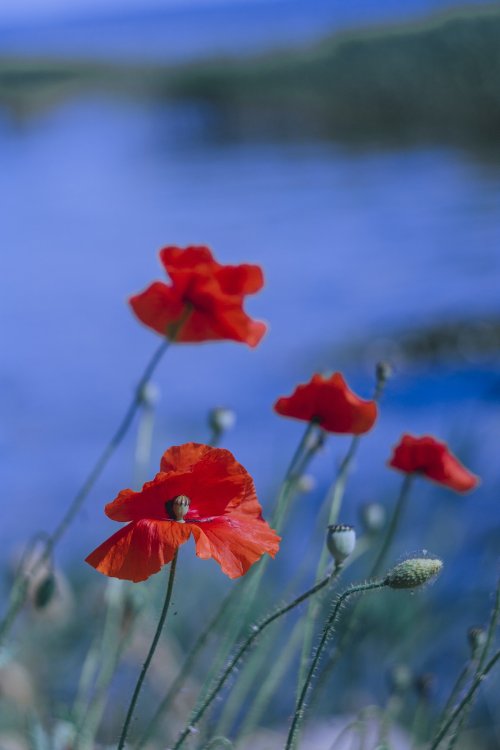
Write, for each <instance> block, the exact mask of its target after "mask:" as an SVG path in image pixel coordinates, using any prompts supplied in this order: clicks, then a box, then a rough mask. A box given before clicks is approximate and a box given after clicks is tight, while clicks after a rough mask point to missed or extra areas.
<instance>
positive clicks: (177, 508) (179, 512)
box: [165, 495, 191, 523]
mask: <svg viewBox="0 0 500 750" xmlns="http://www.w3.org/2000/svg"><path fill="white" fill-rule="evenodd" d="M190 504H191V500H190V499H189V497H188V496H187V495H177V497H174V498H173V499H172V500H167V502H166V503H165V510H166V512H167V516H169V518H171V519H172V520H174V521H177V522H178V523H186V522H185V521H184V516H185V515H186V513H187V512H188V510H189V506H190Z"/></svg>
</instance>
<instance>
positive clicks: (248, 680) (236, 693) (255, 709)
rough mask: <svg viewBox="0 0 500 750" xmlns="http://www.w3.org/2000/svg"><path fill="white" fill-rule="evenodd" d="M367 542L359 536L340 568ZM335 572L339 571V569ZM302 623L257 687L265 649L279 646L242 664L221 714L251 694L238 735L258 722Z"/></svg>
mask: <svg viewBox="0 0 500 750" xmlns="http://www.w3.org/2000/svg"><path fill="white" fill-rule="evenodd" d="M369 545H370V539H367V538H361V539H360V540H359V541H358V542H357V543H356V547H355V549H354V551H353V553H352V554H351V555H350V556H349V558H348V559H347V560H346V561H345V562H344V564H343V566H342V568H341V570H342V571H344V570H345V569H346V568H347V567H349V566H350V565H351V564H352V563H353V562H354V561H355V560H357V559H358V558H359V557H360V556H361V555H363V554H364V553H365V552H366V550H367V549H368V547H369ZM338 572H339V573H340V570H339V571H338ZM336 581H338V576H337V578H336ZM327 591H331V589H328V590H326V589H325V590H323V592H322V593H321V598H322V599H324V597H325V595H326V593H327ZM302 626H303V623H302V622H301V621H300V620H299V621H298V622H296V623H295V626H294V628H293V630H292V632H291V633H290V635H289V636H288V638H287V640H286V642H285V644H284V646H283V648H282V649H281V655H280V656H279V657H277V658H274V659H273V669H272V670H271V671H269V669H266V670H265V678H264V681H263V682H262V681H259V688H258V690H253V689H252V688H253V685H254V683H255V680H256V679H257V677H258V672H259V671H260V670H261V669H262V668H263V666H264V665H266V664H267V663H268V653H267V652H268V650H269V649H271V648H272V649H274V650H275V651H278V650H279V646H278V645H277V644H276V643H275V642H274V641H271V642H270V644H269V649H266V648H262V645H261V646H260V648H259V649H258V650H257V651H256V652H254V654H253V658H252V659H251V660H249V662H247V664H246V669H245V667H243V670H242V674H241V675H240V677H239V680H238V685H237V686H236V688H234V689H233V690H232V691H231V695H230V696H229V699H228V701H227V702H226V706H225V711H224V713H223V717H224V716H225V714H226V712H227V711H228V708H229V704H230V703H236V699H237V700H238V705H240V706H243V705H245V706H246V705H247V704H248V701H249V700H250V694H252V695H253V703H252V704H251V707H250V708H249V709H248V711H247V712H246V717H245V719H244V722H243V724H242V727H241V730H240V735H245V734H249V733H250V731H251V730H252V729H253V727H254V726H256V725H257V724H258V723H259V721H260V717H261V715H262V713H263V712H264V711H265V709H266V707H267V706H268V705H269V702H270V700H271V698H272V696H273V695H274V693H275V691H276V687H277V686H278V685H279V684H280V682H281V678H282V676H283V674H284V673H285V671H286V669H287V668H288V666H289V665H290V664H291V661H292V659H293V658H294V657H295V654H296V650H297V646H298V645H299V643H300V641H301V639H302ZM278 637H279V636H278ZM280 645H281V639H280ZM251 661H254V662H255V661H256V662H257V665H256V666H255V665H254V669H253V671H252V674H248V672H249V666H250V665H251Z"/></svg>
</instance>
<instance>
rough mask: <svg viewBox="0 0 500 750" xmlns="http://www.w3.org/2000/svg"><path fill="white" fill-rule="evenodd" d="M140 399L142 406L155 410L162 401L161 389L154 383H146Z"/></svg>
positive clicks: (139, 395) (139, 394)
mask: <svg viewBox="0 0 500 750" xmlns="http://www.w3.org/2000/svg"><path fill="white" fill-rule="evenodd" d="M138 397H139V401H140V403H141V404H142V406H145V407H146V408H149V409H153V408H154V407H155V406H156V404H157V403H158V401H159V399H160V389H159V388H158V386H156V385H155V384H154V383H144V385H143V386H142V388H141V389H140V391H139V393H138Z"/></svg>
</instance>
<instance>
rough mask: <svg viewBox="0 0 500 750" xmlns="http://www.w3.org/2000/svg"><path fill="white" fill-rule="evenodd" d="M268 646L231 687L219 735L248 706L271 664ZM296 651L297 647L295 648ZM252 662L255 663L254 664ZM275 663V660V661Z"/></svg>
mask: <svg viewBox="0 0 500 750" xmlns="http://www.w3.org/2000/svg"><path fill="white" fill-rule="evenodd" d="M344 568H345V565H338V566H337V567H336V568H335V570H334V572H333V573H332V575H331V577H330V586H328V587H325V588H324V589H323V590H322V591H321V593H320V594H318V596H317V598H318V599H319V598H320V597H321V599H322V600H323V599H324V597H325V595H326V594H327V593H328V592H330V591H331V585H332V584H333V583H334V582H335V581H337V580H338V578H339V575H340V573H341V571H343V570H344ZM270 645H271V648H272V647H273V642H272V641H271V643H270ZM267 647H268V644H267V642H266V643H264V644H262V643H261V644H260V646H259V648H258V649H257V651H254V653H253V654H252V656H251V657H250V658H249V660H248V661H247V662H246V664H245V665H244V666H243V668H242V669H241V670H240V673H239V675H238V681H237V683H236V684H235V685H234V684H233V685H232V687H231V691H230V694H229V695H228V698H227V700H226V701H225V705H224V711H223V714H222V717H221V719H220V721H219V723H218V725H217V733H218V734H223V735H225V734H229V733H230V731H231V728H232V726H233V724H234V722H235V719H236V716H237V714H238V713H239V709H240V707H241V706H244V705H246V704H247V700H248V696H249V694H250V692H251V690H252V686H253V683H254V680H255V678H256V677H257V675H258V672H259V670H260V669H261V667H262V666H263V665H264V664H266V663H267V664H269V661H268V655H267V651H268V648H267ZM294 651H295V647H294ZM252 662H255V663H254V664H253V663H252ZM273 663H274V659H273ZM275 672H276V664H274V666H273V669H272V673H271V674H272V677H273V678H275ZM266 674H269V669H268V668H267V669H266ZM256 692H257V694H259V693H261V692H263V686H262V685H259V689H258V690H257V691H256Z"/></svg>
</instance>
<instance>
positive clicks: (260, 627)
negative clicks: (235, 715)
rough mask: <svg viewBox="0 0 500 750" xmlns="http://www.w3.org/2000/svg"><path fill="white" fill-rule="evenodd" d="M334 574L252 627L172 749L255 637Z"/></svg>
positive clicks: (192, 725)
mask: <svg viewBox="0 0 500 750" xmlns="http://www.w3.org/2000/svg"><path fill="white" fill-rule="evenodd" d="M334 574H335V570H334V571H333V573H332V574H328V575H327V576H325V578H323V580H322V581H320V582H319V583H317V584H316V585H315V586H313V587H312V588H310V589H308V590H307V591H306V592H304V593H303V594H301V595H300V596H298V597H297V598H296V599H294V600H293V601H292V602H290V603H289V604H287V605H285V606H284V607H281V608H280V609H277V610H276V611H275V612H273V614H271V615H269V616H268V617H266V618H265V620H263V621H262V622H261V623H260V624H259V625H254V626H253V627H252V632H251V633H250V635H249V636H248V638H247V639H246V640H245V641H244V642H243V644H242V645H241V646H240V648H239V649H238V650H237V652H236V654H235V655H234V656H233V658H232V659H231V660H230V662H229V664H228V665H227V666H226V668H225V669H224V671H223V672H222V674H221V676H220V677H219V679H218V680H217V682H216V684H215V685H214V687H213V688H212V690H211V691H210V692H209V694H208V695H207V697H206V698H205V700H204V701H203V703H202V705H201V706H200V707H199V708H198V709H197V710H196V711H195V712H194V713H193V715H192V716H191V720H190V721H189V724H188V726H187V727H185V729H184V730H183V731H182V732H181V734H180V735H179V737H178V739H177V742H176V743H175V745H174V747H173V749H172V750H178V748H180V747H181V746H182V745H183V744H184V740H185V739H186V737H187V736H188V735H189V734H190V733H191V729H192V727H194V726H196V724H198V722H199V721H200V719H201V718H202V716H203V714H204V713H205V711H206V710H207V708H208V707H209V706H210V705H211V704H212V702H213V701H214V700H215V698H216V697H217V695H218V693H219V692H220V690H221V689H222V688H223V687H224V684H225V682H226V680H227V679H228V677H229V676H230V675H231V673H232V671H233V670H234V668H235V666H236V665H237V663H238V662H239V661H240V659H241V658H242V657H243V656H244V655H245V653H246V652H247V651H248V649H249V648H250V646H251V645H252V644H253V642H254V641H255V639H256V638H258V636H259V635H260V634H261V633H262V631H263V630H265V629H266V628H267V626H268V625H270V624H271V623H272V622H274V621H275V620H277V619H278V618H280V617H282V616H283V615H286V614H287V612H290V610H292V609H294V608H295V607H297V606H298V605H299V604H301V603H302V602H303V601H305V600H306V599H308V598H309V597H310V596H313V595H314V594H316V593H317V592H318V591H320V590H321V589H322V588H323V587H324V586H326V585H327V583H329V582H330V580H331V578H332V575H334ZM119 750H120V749H119Z"/></svg>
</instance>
